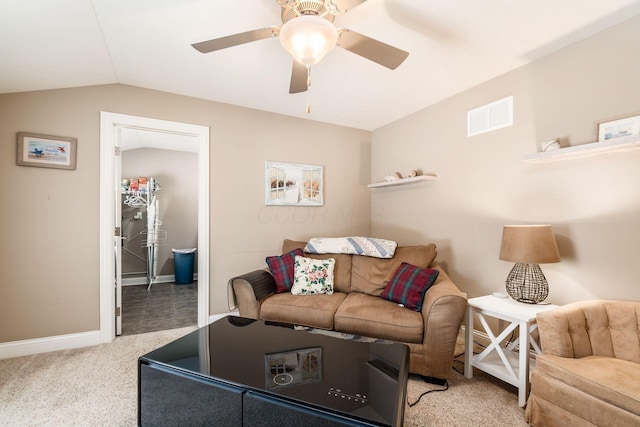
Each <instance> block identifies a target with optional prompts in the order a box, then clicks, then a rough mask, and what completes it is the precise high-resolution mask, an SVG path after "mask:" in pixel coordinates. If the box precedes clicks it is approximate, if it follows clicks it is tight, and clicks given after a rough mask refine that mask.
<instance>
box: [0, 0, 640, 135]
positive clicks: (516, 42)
mask: <svg viewBox="0 0 640 427" xmlns="http://www.w3.org/2000/svg"><path fill="white" fill-rule="evenodd" d="M279 12H280V7H279V6H278V4H277V2H276V0H226V1H222V0H181V1H178V0H0V58H1V59H0V93H9V92H21V91H32V90H40V89H53V88H64V87H77V86H88V85H99V84H108V83H122V84H128V85H134V86H140V87H146V88H151V89H156V90H161V91H166V92H172V93H177V94H182V95H188V96H194V97H198V98H204V99H209V100H213V101H219V102H224V103H229V104H234V105H240V106H244V107H250V108H255V109H259V110H265V111H271V112H276V113H282V114H286V115H291V116H296V117H304V118H309V119H312V120H319V121H323V122H328V123H334V124H339V125H345V126H350V127H355V128H359V129H365V130H374V129H376V128H378V127H380V126H383V125H385V124H388V123H390V122H392V121H394V120H397V119H399V118H401V117H404V116H406V115H408V114H411V113H413V112H415V111H418V110H420V109H422V108H424V107H426V106H429V105H431V104H433V103H435V102H438V101H440V100H442V99H445V98H447V97H449V96H451V95H453V94H456V93H459V92H461V91H464V90H466V89H468V88H470V87H473V86H475V85H477V84H479V83H482V82H484V81H486V80H489V79H491V78H493V77H496V76H498V75H500V74H503V73H505V72H507V71H510V70H512V69H515V68H517V67H519V66H522V65H524V64H526V63H527V62H530V61H532V60H534V59H537V58H539V57H541V56H544V55H546V54H548V53H551V52H553V51H555V50H557V49H559V48H561V47H563V46H566V45H567V44H570V43H573V42H575V41H577V40H579V39H581V38H584V37H587V36H589V35H591V34H594V33H596V32H598V31H601V30H603V29H605V28H607V27H609V26H612V25H615V24H617V23H619V22H622V21H624V20H626V19H629V18H631V17H633V16H635V15H638V14H640V0H606V1H604V0H448V1H443V0H422V1H418V0H368V1H367V2H365V3H363V4H362V5H360V6H358V7H356V8H354V9H352V10H351V11H349V12H348V13H347V14H345V15H342V16H338V17H337V18H336V20H335V24H336V26H337V27H338V28H350V29H352V30H354V31H357V32H360V33H362V34H365V35H368V36H370V37H373V38H375V39H378V40H380V41H383V42H385V43H388V44H391V45H393V46H396V47H399V48H401V49H404V50H407V51H409V52H410V55H409V58H408V59H407V60H406V61H405V62H404V63H403V64H402V65H401V66H400V67H399V68H398V69H397V70H395V71H391V70H388V69H386V68H384V67H381V66H380V65H377V64H375V63H373V62H370V61H368V60H366V59H363V58H361V57H359V56H356V55H354V54H352V53H350V52H347V51H345V50H343V49H340V48H337V49H334V50H333V51H332V52H330V53H329V54H328V55H327V56H326V57H325V58H324V59H323V60H322V62H320V63H319V64H317V65H316V66H315V67H314V68H313V70H312V87H311V89H310V90H309V91H308V92H306V93H302V94H295V95H290V94H289V93H288V88H289V79H290V73H291V59H290V57H289V56H288V54H287V53H286V52H285V51H284V50H283V49H282V47H281V46H280V44H279V42H278V40H276V39H268V40H261V41H257V42H253V43H249V44H246V45H242V46H236V47H233V48H230V49H225V50H222V51H218V52H212V53H209V54H201V53H199V52H197V51H196V50H195V49H193V48H192V47H191V46H190V45H191V43H194V42H198V41H203V40H208V39H212V38H217V37H222V36H226V35H230V34H235V33H238V32H244V31H249V30H254V29H258V28H262V27H266V26H269V25H280V24H281V21H280V15H279ZM595 60H597V53H595V52H594V61H595ZM487 101H491V100H487ZM307 103H309V104H310V105H311V109H312V111H311V113H310V114H306V112H305V106H306V104H307Z"/></svg>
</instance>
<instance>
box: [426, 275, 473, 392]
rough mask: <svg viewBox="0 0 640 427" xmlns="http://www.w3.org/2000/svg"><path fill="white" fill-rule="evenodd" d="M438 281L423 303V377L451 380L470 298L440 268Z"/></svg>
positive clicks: (430, 289)
mask: <svg viewBox="0 0 640 427" xmlns="http://www.w3.org/2000/svg"><path fill="white" fill-rule="evenodd" d="M433 268H435V269H436V270H438V271H439V274H438V279H437V280H436V282H435V283H434V284H433V286H431V288H429V290H428V291H427V293H426V294H425V297H424V302H423V304H422V318H423V321H424V338H423V346H424V348H425V349H428V351H425V352H424V361H423V363H424V369H426V370H427V372H425V373H424V374H423V375H425V376H430V377H435V378H440V379H448V378H450V377H451V368H452V366H453V357H454V352H455V348H456V342H457V339H458V334H459V332H460V325H461V324H462V321H463V319H464V314H465V312H466V311H467V305H468V304H467V295H466V294H465V293H463V292H460V290H459V289H458V287H457V286H456V285H455V284H454V283H453V282H452V281H451V279H450V278H449V276H448V275H447V273H446V272H445V271H444V270H443V269H442V267H440V266H439V265H435V266H433Z"/></svg>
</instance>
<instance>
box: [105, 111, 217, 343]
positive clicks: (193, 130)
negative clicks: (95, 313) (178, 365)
mask: <svg viewBox="0 0 640 427" xmlns="http://www.w3.org/2000/svg"><path fill="white" fill-rule="evenodd" d="M132 131H136V132H145V133H146V132H154V133H155V134H156V135H165V136H170V138H164V139H168V140H172V141H174V142H175V141H180V140H182V141H186V140H188V141H191V142H193V143H194V145H195V146H196V147H197V164H198V177H197V181H198V186H197V188H198V190H197V193H198V195H197V198H198V203H197V204H198V212H197V224H198V226H197V242H198V244H197V264H198V283H199V286H197V300H198V309H197V320H198V325H199V326H204V325H205V324H207V323H208V318H209V271H208V270H209V220H208V219H209V128H208V127H204V126H198V125H191V124H186V123H179V122H171V121H165V120H157V119H150V118H146V117H138V116H129V115H123V114H117V113H109V112H101V129H100V165H101V169H100V335H101V341H102V342H111V341H112V340H113V339H114V338H115V336H116V332H117V329H118V322H119V319H121V317H120V316H121V313H122V312H121V299H120V298H121V292H122V288H121V286H122V280H121V277H122V272H121V271H118V270H116V267H117V262H116V261H117V259H118V256H119V255H120V253H119V252H121V248H122V231H121V229H120V228H118V226H119V224H118V221H117V218H119V215H120V212H119V210H120V206H119V204H118V203H117V202H116V201H117V200H119V198H120V192H121V182H120V173H121V172H120V162H119V161H118V159H119V157H118V156H117V155H118V154H119V153H120V152H121V147H122V145H123V144H124V145H126V142H124V139H123V138H124V136H125V135H127V134H129V133H131V132H132ZM159 139H161V140H162V139H163V138H159ZM165 148H166V147H165ZM114 272H115V275H114ZM114 276H115V277H114Z"/></svg>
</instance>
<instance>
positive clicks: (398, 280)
mask: <svg viewBox="0 0 640 427" xmlns="http://www.w3.org/2000/svg"><path fill="white" fill-rule="evenodd" d="M438 273H439V271H438V270H432V269H430V268H420V267H416V266H415V265H411V264H407V263H406V262H403V263H402V264H400V267H398V269H397V270H396V272H395V273H393V277H392V278H391V280H389V283H387V286H386V287H385V288H384V291H382V295H380V296H381V297H382V298H384V299H386V300H389V301H392V302H395V303H397V304H402V305H404V306H405V307H406V308H410V309H411V310H415V311H420V310H422V301H423V300H424V294H425V293H426V292H427V290H428V289H429V288H430V287H431V285H433V284H434V283H435V281H436V279H437V278H438Z"/></svg>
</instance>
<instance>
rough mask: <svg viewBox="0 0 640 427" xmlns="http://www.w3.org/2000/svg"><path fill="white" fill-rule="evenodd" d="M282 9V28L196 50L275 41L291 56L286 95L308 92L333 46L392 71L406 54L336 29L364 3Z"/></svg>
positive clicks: (323, 1) (283, 0)
mask: <svg viewBox="0 0 640 427" xmlns="http://www.w3.org/2000/svg"><path fill="white" fill-rule="evenodd" d="M276 1H277V2H278V4H279V5H280V7H281V8H282V14H281V17H282V24H283V25H282V26H281V27H278V26H275V25H272V26H269V27H266V28H260V29H257V30H253V31H246V32H244V33H238V34H234V35H230V36H226V37H220V38H217V39H212V40H206V41H202V42H199V43H194V44H192V45H191V46H193V47H194V48H195V49H196V50H198V51H200V52H202V53H209V52H213V51H216V50H221V49H226V48H228V47H233V46H238V45H241V44H244V43H250V42H254V41H258V40H263V39H268V38H271V37H278V38H279V39H280V43H281V44H282V46H283V47H284V49H285V50H286V51H287V52H289V53H290V54H291V55H292V56H293V59H294V61H293V70H292V72H291V84H290V86H289V93H300V92H304V91H306V90H307V89H308V88H309V85H310V84H311V82H310V70H311V66H312V65H314V64H316V63H318V62H319V61H320V60H321V59H322V58H323V57H324V55H326V54H327V53H328V52H329V51H330V50H331V49H333V48H334V46H339V47H341V48H343V49H346V50H348V51H349V52H352V53H355V54H356V55H359V56H362V57H364V58H367V59H369V60H371V61H373V62H376V63H378V64H380V65H382V66H385V67H387V68H389V69H392V70H395V69H396V68H397V67H398V66H400V64H402V62H404V60H405V59H406V58H407V56H409V52H406V51H404V50H402V49H398V48H396V47H393V46H390V45H388V44H386V43H383V42H381V41H378V40H374V39H372V38H370V37H367V36H365V35H362V34H359V33H357V32H355V31H352V30H349V29H344V28H341V29H337V28H336V27H335V26H334V25H333V21H334V19H335V17H336V16H337V15H342V14H344V13H346V12H347V11H348V10H350V9H352V8H354V7H356V6H358V5H360V4H362V3H364V2H365V1H367V0H276Z"/></svg>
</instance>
